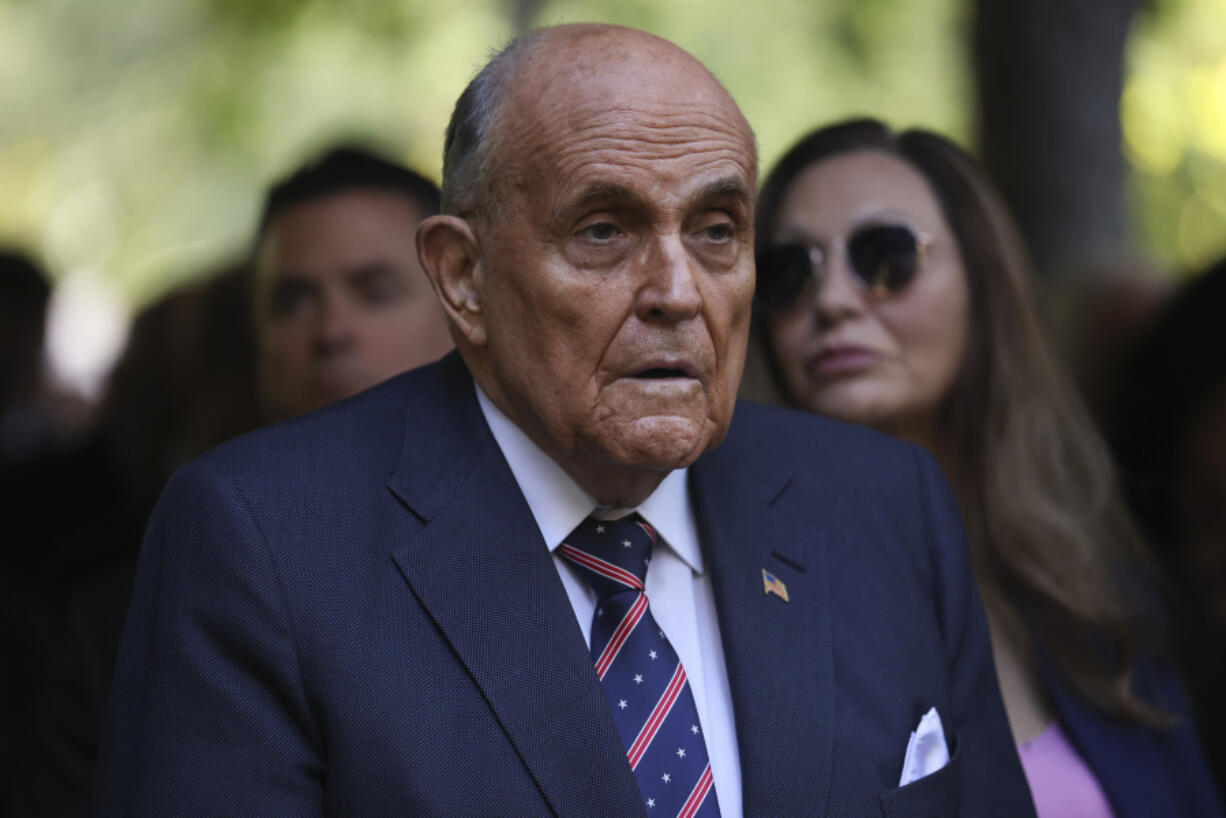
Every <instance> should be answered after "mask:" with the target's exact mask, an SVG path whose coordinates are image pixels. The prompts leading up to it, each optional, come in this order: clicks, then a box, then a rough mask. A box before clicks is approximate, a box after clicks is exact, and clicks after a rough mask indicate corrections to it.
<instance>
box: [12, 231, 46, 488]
mask: <svg viewBox="0 0 1226 818" xmlns="http://www.w3.org/2000/svg"><path fill="white" fill-rule="evenodd" d="M50 302H51V282H50V281H48V279H47V275H46V273H44V272H43V271H42V270H41V269H40V268H39V267H38V266H37V264H35V262H34V261H33V260H32V259H31V258H30V257H28V256H26V255H25V254H24V253H21V252H19V251H17V250H5V249H0V465H3V466H8V465H10V464H16V463H20V462H23V461H26V460H30V459H32V458H33V457H35V456H36V455H37V454H39V453H40V452H41V451H43V450H44V449H46V448H48V447H50V446H51V445H54V443H56V442H58V437H59V435H58V433H57V430H56V428H55V427H56V424H55V421H54V418H53V417H52V415H51V413H50V411H49V410H48V407H47V406H46V405H45V403H46V401H45V398H44V389H43V383H42V361H43V338H44V335H45V332H46V327H47V307H48V305H49V304H50Z"/></svg>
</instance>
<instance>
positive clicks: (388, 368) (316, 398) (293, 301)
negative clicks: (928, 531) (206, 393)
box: [255, 191, 451, 418]
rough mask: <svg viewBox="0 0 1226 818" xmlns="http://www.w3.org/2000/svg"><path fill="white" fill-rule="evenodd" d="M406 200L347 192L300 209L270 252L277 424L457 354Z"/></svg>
mask: <svg viewBox="0 0 1226 818" xmlns="http://www.w3.org/2000/svg"><path fill="white" fill-rule="evenodd" d="M421 218H422V214H421V213H420V212H419V211H418V209H417V208H416V207H414V205H413V204H412V203H411V202H410V201H409V200H408V199H406V198H405V197H404V196H402V195H399V194H396V193H387V192H382V191H352V192H342V193H337V194H335V195H331V196H327V197H324V198H320V199H315V200H308V201H306V202H303V203H301V204H297V205H293V206H292V207H290V208H289V209H288V210H286V211H284V212H283V213H281V214H280V215H279V216H277V217H276V218H275V219H274V220H273V222H272V224H271V225H270V226H269V228H268V230H267V232H266V234H265V236H264V239H263V241H262V242H261V244H260V248H259V253H258V256H257V270H256V273H257V287H256V295H255V318H256V331H257V336H258V340H259V380H260V392H261V396H262V398H263V401H264V405H265V408H266V411H267V412H268V414H269V415H270V416H271V417H274V418H275V417H285V416H289V415H296V414H299V413H301V412H306V411H309V410H311V409H317V408H319V407H321V406H325V405H327V404H329V403H331V402H333V401H335V400H338V399H340V398H344V397H348V396H350V395H353V394H356V393H358V392H360V391H362V390H363V389H366V388H367V387H370V386H374V385H375V384H376V383H379V382H380V381H383V380H386V379H387V378H390V377H392V376H393V375H396V374H399V373H401V372H404V371H406V370H409V369H412V368H413V367H416V366H420V365H422V364H425V363H428V362H430V361H433V360H435V359H436V358H438V357H440V356H442V355H443V354H445V353H446V352H447V350H449V349H450V348H451V338H450V336H449V334H448V331H447V325H446V321H445V319H444V317H443V314H442V311H441V310H440V309H439V307H438V303H437V301H436V300H435V298H434V294H433V292H432V290H431V287H430V282H429V280H428V279H427V278H426V276H425V273H424V272H423V271H422V269H421V266H420V264H419V263H418V260H417V249H416V246H415V244H414V238H413V237H414V230H415V229H416V227H417V223H418V222H419V221H420V220H421Z"/></svg>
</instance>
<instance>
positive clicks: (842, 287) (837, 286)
mask: <svg viewBox="0 0 1226 818" xmlns="http://www.w3.org/2000/svg"><path fill="white" fill-rule="evenodd" d="M814 279H815V280H814V282H813V284H814V294H813V305H814V309H815V310H816V311H817V321H818V323H819V324H821V325H822V326H827V327H829V326H834V325H836V324H838V323H839V322H840V321H845V320H847V319H848V318H852V317H855V316H857V315H860V314H861V313H863V311H864V291H863V289H862V288H861V287H860V286H859V284H858V283H857V282H856V281H855V274H854V273H853V272H852V271H851V268H850V267H849V266H848V259H847V253H846V252H845V251H844V252H832V253H830V254H828V255H827V256H826V260H825V265H824V267H823V269H822V270H821V271H820V272H819V274H818V275H816V276H814Z"/></svg>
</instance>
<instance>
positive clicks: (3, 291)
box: [0, 248, 51, 313]
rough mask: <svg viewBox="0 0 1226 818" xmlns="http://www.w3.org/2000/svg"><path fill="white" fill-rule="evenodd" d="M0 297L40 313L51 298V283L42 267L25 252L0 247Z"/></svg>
mask: <svg viewBox="0 0 1226 818" xmlns="http://www.w3.org/2000/svg"><path fill="white" fill-rule="evenodd" d="M0 299H2V300H3V301H4V302H5V303H6V304H11V305H14V306H18V305H19V306H20V307H21V308H22V309H23V310H30V311H32V312H38V313H41V312H42V311H43V310H44V309H45V308H46V306H47V302H48V301H50V300H51V283H50V282H49V281H48V280H47V274H46V273H44V272H43V270H42V268H40V267H39V266H38V265H37V264H35V263H34V261H33V259H31V258H30V257H29V256H27V255H26V254H25V253H22V252H19V251H17V250H9V249H4V248H0Z"/></svg>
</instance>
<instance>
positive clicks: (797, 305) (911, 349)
mask: <svg viewBox="0 0 1226 818" xmlns="http://www.w3.org/2000/svg"><path fill="white" fill-rule="evenodd" d="M882 228H884V229H882ZM772 239H773V242H774V243H775V244H803V245H806V246H808V247H810V248H816V249H815V250H814V251H813V252H812V254H811V255H812V257H813V258H814V259H816V262H815V269H816V271H817V275H816V276H813V277H811V278H810V279H809V280H808V283H806V284H805V285H804V287H803V288H802V289H801V290H800V292H799V294H798V295H797V296H796V297H795V298H794V299H793V300H792V301H791V302H790V303H787V304H786V305H784V306H782V307H780V308H778V309H776V310H774V311H772V312H771V313H770V314H769V316H768V318H767V327H768V331H769V335H770V340H771V344H772V347H773V349H774V352H775V355H776V358H777V361H778V363H779V368H780V370H781V373H782V376H783V380H784V384H785V386H786V388H787V390H788V392H789V395H790V397H791V398H792V400H793V401H794V402H795V404H796V405H797V406H799V407H800V408H802V409H806V410H808V411H811V412H816V413H818V414H822V415H827V416H830V417H835V418H839V419H841V420H847V421H851V422H854V423H861V424H866V425H869V426H872V427H874V428H877V429H880V430H882V431H885V432H888V433H890V434H893V435H896V436H899V437H902V438H904V439H907V440H912V441H914V442H918V443H921V444H924V445H928V446H929V447H931V445H932V442H933V441H932V439H931V438H932V428H933V424H934V421H935V418H936V413H937V409H938V407H939V405H940V403H941V401H942V400H943V398H944V397H945V395H946V394H947V393H948V392H949V391H950V389H951V387H952V386H953V383H954V381H955V380H956V378H957V376H958V373H959V371H960V369H961V365H962V360H963V357H964V351H965V346H966V337H967V323H968V309H969V293H968V288H967V281H966V274H965V272H964V270H963V266H962V260H961V256H960V253H959V251H958V246H957V243H956V240H955V239H954V237H953V234H952V233H951V231H950V229H949V227H948V225H947V224H946V223H945V218H944V216H943V214H942V212H941V209H940V206H939V204H938V202H937V200H936V198H935V197H934V196H933V194H932V192H931V191H930V189H929V187H928V184H927V182H926V181H925V180H924V178H923V177H922V176H921V175H920V174H919V172H918V171H916V170H915V169H913V168H912V167H911V166H910V165H908V164H907V163H906V162H905V161H903V160H901V159H899V158H897V157H894V156H892V155H890V154H887V153H884V152H881V151H872V150H862V151H855V152H848V153H844V154H839V155H836V156H833V157H828V158H825V159H822V160H820V161H818V162H816V163H814V164H812V165H810V166H809V167H808V168H806V169H805V170H803V171H802V172H801V173H800V174H799V175H798V176H797V177H796V178H795V179H794V180H793V182H792V183H791V185H790V187H789V189H788V190H787V192H786V194H785V195H784V197H783V200H782V203H781V206H780V209H779V214H778V219H777V223H776V224H775V226H774V230H773V233H772ZM911 246H913V247H914V248H915V250H914V253H913V254H912V255H911V256H908V247H911ZM853 257H854V262H853ZM908 258H911V259H913V261H914V272H913V275H911V276H910V277H907V276H901V277H899V278H898V279H897V280H898V281H902V282H903V283H902V284H901V285H898V284H897V282H896V283H895V285H894V286H888V287H887V286H878V287H876V288H871V287H869V286H868V285H867V284H866V283H865V281H864V276H863V275H857V272H856V271H857V269H859V270H861V271H862V272H871V269H869V268H871V267H872V266H874V265H886V267H890V266H891V265H893V266H894V267H898V266H899V265H900V264H902V265H904V266H905V262H906V260H907V259H908ZM759 275H760V276H761V275H764V274H763V272H762V271H759ZM760 286H761V285H760Z"/></svg>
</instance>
